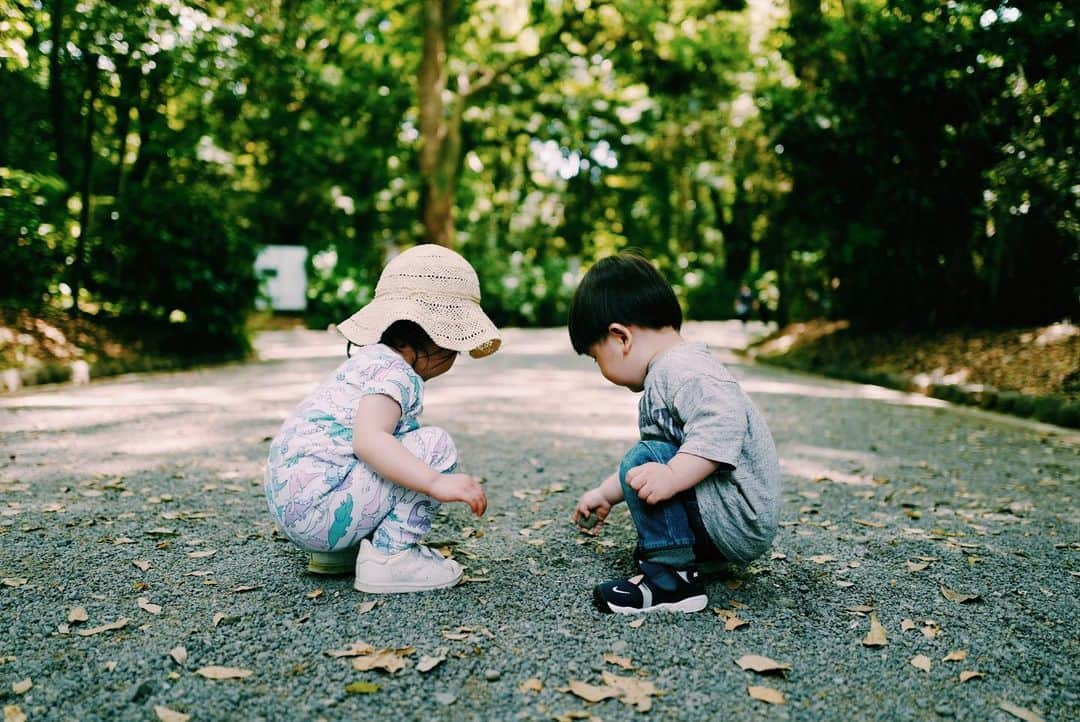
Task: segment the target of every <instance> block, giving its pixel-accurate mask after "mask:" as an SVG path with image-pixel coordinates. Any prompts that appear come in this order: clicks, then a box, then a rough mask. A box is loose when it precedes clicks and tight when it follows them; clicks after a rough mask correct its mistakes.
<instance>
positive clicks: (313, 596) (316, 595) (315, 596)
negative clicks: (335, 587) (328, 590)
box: [304, 589, 323, 599]
mask: <svg viewBox="0 0 1080 722" xmlns="http://www.w3.org/2000/svg"><path fill="white" fill-rule="evenodd" d="M322 595H323V590H322V589H312V590H311V591H310V592H308V593H307V594H305V595H304V596H305V597H307V598H308V599H318V598H319V597H321V596H322Z"/></svg>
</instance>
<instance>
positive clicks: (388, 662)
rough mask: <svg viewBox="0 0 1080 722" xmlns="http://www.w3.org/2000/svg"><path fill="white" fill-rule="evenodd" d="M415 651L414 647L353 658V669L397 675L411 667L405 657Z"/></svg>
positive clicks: (384, 650) (381, 650) (383, 650)
mask: <svg viewBox="0 0 1080 722" xmlns="http://www.w3.org/2000/svg"><path fill="white" fill-rule="evenodd" d="M413 651H414V650H413V648H412V647H403V648H402V649H380V650H378V651H377V652H372V653H371V654H368V655H365V656H359V657H353V661H352V667H353V669H355V670H357V671H358V672H367V671H369V670H372V669H382V670H385V671H386V672H388V673H389V674H396V673H398V672H400V671H401V670H403V669H405V668H406V667H407V666H409V663H408V661H407V660H406V659H405V657H407V656H408V655H410V654H412V653H413Z"/></svg>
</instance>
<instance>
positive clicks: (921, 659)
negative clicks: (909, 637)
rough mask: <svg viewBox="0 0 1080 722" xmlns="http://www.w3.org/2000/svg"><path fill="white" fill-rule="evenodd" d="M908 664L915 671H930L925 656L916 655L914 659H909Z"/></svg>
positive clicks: (928, 661)
mask: <svg viewBox="0 0 1080 722" xmlns="http://www.w3.org/2000/svg"><path fill="white" fill-rule="evenodd" d="M908 664H910V665H911V666H912V667H914V668H915V669H921V670H922V671H924V672H929V671H930V658H929V657H927V656H926V655H925V654H916V655H915V656H914V657H912V658H911V660H910V661H909V662H908Z"/></svg>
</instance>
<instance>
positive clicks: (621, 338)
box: [589, 324, 649, 391]
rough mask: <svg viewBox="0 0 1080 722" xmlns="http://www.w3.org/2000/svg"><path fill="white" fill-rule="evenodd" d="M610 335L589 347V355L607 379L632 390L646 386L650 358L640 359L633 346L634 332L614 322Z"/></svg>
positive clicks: (639, 389) (638, 389)
mask: <svg viewBox="0 0 1080 722" xmlns="http://www.w3.org/2000/svg"><path fill="white" fill-rule="evenodd" d="M611 326H612V327H611V329H610V330H609V331H608V335H607V336H605V337H604V338H603V339H602V340H600V341H597V342H596V343H594V344H593V345H592V346H590V347H589V356H590V357H591V358H592V359H593V361H595V362H596V365H597V366H599V367H600V373H601V375H603V377H604V378H605V379H607V380H608V381H610V382H611V383H613V384H615V385H616V386H625V387H626V388H628V389H630V390H631V391H641V389H642V388H643V387H644V386H645V373H646V372H647V371H648V368H649V363H648V359H644V360H642V359H639V358H638V356H639V354H637V353H635V352H634V351H635V349H634V346H633V333H632V332H631V330H630V329H629V328H627V327H625V326H621V325H619V324H612V325H611Z"/></svg>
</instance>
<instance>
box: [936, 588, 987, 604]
mask: <svg viewBox="0 0 1080 722" xmlns="http://www.w3.org/2000/svg"><path fill="white" fill-rule="evenodd" d="M941 594H942V596H944V597H945V598H946V599H948V600H949V601H950V602H956V603H957V604H963V603H964V602H976V601H979V600H980V597H979V595H978V594H965V593H964V592H958V591H956V590H955V589H949V588H948V587H947V586H945V585H944V584H942V585H941Z"/></svg>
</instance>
